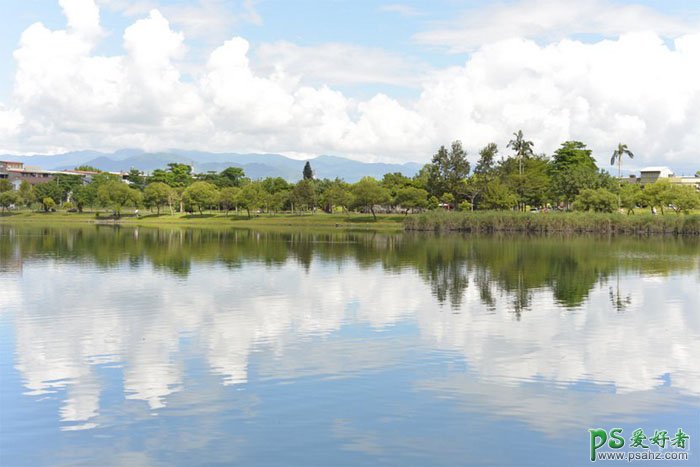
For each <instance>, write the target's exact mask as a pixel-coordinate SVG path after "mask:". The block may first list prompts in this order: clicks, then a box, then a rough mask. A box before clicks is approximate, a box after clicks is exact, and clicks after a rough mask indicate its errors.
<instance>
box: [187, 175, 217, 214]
mask: <svg viewBox="0 0 700 467" xmlns="http://www.w3.org/2000/svg"><path fill="white" fill-rule="evenodd" d="M182 199H183V201H184V202H185V203H186V204H188V205H190V206H193V207H196V208H197V210H199V214H202V210H204V209H208V208H211V207H212V206H215V205H216V204H218V202H219V190H218V189H217V188H216V185H214V184H213V183H209V182H194V183H193V184H192V185H190V186H188V187H187V188H185V191H183V192H182Z"/></svg>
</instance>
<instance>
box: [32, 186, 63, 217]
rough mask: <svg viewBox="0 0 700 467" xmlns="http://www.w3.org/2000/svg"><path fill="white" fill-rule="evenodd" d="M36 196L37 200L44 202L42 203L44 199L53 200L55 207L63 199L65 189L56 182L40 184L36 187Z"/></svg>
mask: <svg viewBox="0 0 700 467" xmlns="http://www.w3.org/2000/svg"><path fill="white" fill-rule="evenodd" d="M34 194H35V196H36V199H40V200H42V203H43V200H44V198H51V199H52V200H53V202H54V205H55V204H56V203H58V202H60V201H61V200H62V199H63V189H62V188H61V187H60V186H59V185H58V183H56V182H46V183H38V184H36V185H34ZM44 211H46V205H44Z"/></svg>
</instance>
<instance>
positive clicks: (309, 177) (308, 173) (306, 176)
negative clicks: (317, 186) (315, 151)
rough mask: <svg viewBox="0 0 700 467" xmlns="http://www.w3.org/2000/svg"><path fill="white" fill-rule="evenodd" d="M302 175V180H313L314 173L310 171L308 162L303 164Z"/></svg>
mask: <svg viewBox="0 0 700 467" xmlns="http://www.w3.org/2000/svg"><path fill="white" fill-rule="evenodd" d="M302 175H303V176H304V180H313V178H314V171H313V170H311V163H310V162H309V161H306V164H304V170H303V172H302Z"/></svg>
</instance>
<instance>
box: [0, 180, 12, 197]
mask: <svg viewBox="0 0 700 467" xmlns="http://www.w3.org/2000/svg"><path fill="white" fill-rule="evenodd" d="M13 189H14V187H13V186H12V183H11V182H10V181H9V180H8V179H6V178H0V193H4V192H6V191H12V190H13Z"/></svg>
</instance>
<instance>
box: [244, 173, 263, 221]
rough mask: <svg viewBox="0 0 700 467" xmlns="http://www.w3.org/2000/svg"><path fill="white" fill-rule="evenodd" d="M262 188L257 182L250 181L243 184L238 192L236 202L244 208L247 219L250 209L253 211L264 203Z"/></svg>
mask: <svg viewBox="0 0 700 467" xmlns="http://www.w3.org/2000/svg"><path fill="white" fill-rule="evenodd" d="M264 194H265V192H264V190H263V189H262V187H261V186H260V183H259V182H250V183H248V184H245V185H243V187H242V188H241V191H240V192H239V193H238V201H237V202H238V204H239V205H240V206H241V207H242V208H243V209H245V210H246V212H247V213H248V219H250V217H251V216H250V211H251V210H252V211H255V210H257V209H259V208H260V206H262V205H263V203H264V199H263V198H264Z"/></svg>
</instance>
